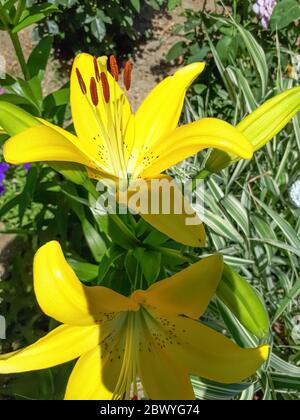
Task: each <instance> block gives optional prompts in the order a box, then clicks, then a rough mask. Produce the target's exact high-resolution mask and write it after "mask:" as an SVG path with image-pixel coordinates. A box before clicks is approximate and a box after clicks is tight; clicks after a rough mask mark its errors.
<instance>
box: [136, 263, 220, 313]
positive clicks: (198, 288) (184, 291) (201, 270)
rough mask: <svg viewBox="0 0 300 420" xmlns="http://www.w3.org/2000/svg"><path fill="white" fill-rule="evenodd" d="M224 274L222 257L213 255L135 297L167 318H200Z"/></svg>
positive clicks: (138, 292)
mask: <svg viewBox="0 0 300 420" xmlns="http://www.w3.org/2000/svg"><path fill="white" fill-rule="evenodd" d="M222 273H223V258H222V256H221V255H213V256H210V257H207V258H204V259H203V260H201V261H199V262H197V263H196V264H193V265H191V266H190V267H188V268H186V269H185V270H183V271H180V272H179V273H177V274H175V275H174V276H172V277H169V278H167V279H165V280H161V281H159V282H157V283H155V284H153V285H152V286H151V287H150V288H149V289H148V290H146V291H137V292H135V294H134V295H133V298H134V299H136V300H137V301H138V302H139V303H141V304H143V305H146V306H149V307H150V308H151V309H153V310H155V311H156V310H157V311H159V312H160V313H162V314H164V316H174V315H180V314H183V315H186V316H189V317H191V318H199V317H200V316H201V315H202V314H203V313H204V311H205V310H206V308H207V306H208V304H209V302H210V301H211V299H212V297H213V296H214V294H215V291H216V289H217V287H218V284H219V282H220V280H221V277H222Z"/></svg>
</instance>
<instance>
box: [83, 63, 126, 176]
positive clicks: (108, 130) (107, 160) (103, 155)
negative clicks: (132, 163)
mask: <svg viewBox="0 0 300 420" xmlns="http://www.w3.org/2000/svg"><path fill="white" fill-rule="evenodd" d="M101 60H102V62H101ZM103 60H104V59H103V58H102V59H101V58H100V59H99V61H98V59H97V58H96V57H95V58H94V76H92V77H91V78H90V81H89V91H88V89H87V86H86V83H85V81H84V79H83V77H82V74H81V72H80V70H79V69H78V68H76V75H77V79H78V83H79V86H80V89H81V92H82V94H83V95H84V97H85V99H86V101H87V102H88V105H89V107H90V108H91V109H92V111H93V114H94V117H95V119H96V121H97V123H98V126H99V133H100V135H101V139H102V144H101V147H100V150H99V156H100V159H101V161H102V162H104V166H105V170H106V171H107V172H110V173H112V174H113V175H114V176H116V177H118V178H121V179H125V180H127V178H128V176H127V164H128V159H129V154H130V150H129V146H128V144H127V143H128V142H127V134H128V129H129V125H130V119H131V116H132V114H131V111H130V110H128V109H125V108H126V107H129V105H128V103H127V101H126V93H125V91H124V90H122V89H121V88H120V87H119V85H117V82H118V80H119V68H118V64H117V61H116V58H115V57H114V56H111V57H110V59H109V63H110V70H111V74H112V77H113V78H114V83H112V84H110V83H109V80H108V77H109V76H108V74H107V68H106V62H105V63H104V64H103ZM131 74H132V64H131V62H130V61H127V62H126V63H125V67H124V86H125V89H126V91H128V90H129V89H130V87H131ZM129 111H130V112H129Z"/></svg>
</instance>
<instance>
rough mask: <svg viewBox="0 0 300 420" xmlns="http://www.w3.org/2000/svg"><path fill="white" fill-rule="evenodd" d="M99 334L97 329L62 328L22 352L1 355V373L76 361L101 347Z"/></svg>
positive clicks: (95, 327)
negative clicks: (93, 349) (82, 355)
mask: <svg viewBox="0 0 300 420" xmlns="http://www.w3.org/2000/svg"><path fill="white" fill-rule="evenodd" d="M99 334H100V333H99V327H98V326H97V325H95V326H89V327H70V326H67V325H62V326H60V327H58V328H56V329H55V330H53V331H51V332H50V333H49V334H47V335H46V336H45V337H43V338H41V339H40V340H38V341H37V342H36V343H34V344H32V345H30V346H28V347H25V348H24V349H22V350H19V351H16V352H14V353H9V354H4V355H1V356H0V373H1V374H8V373H17V372H28V371H31V370H39V369H46V368H49V367H52V366H56V365H59V364H62V363H65V362H68V361H70V360H73V359H76V358H77V357H79V356H80V355H81V354H83V353H86V352H88V351H89V350H90V349H92V348H93V347H95V346H97V345H98V343H99Z"/></svg>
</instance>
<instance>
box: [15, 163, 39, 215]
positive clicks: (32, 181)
mask: <svg viewBox="0 0 300 420" xmlns="http://www.w3.org/2000/svg"><path fill="white" fill-rule="evenodd" d="M37 182H38V170H37V167H36V166H32V167H31V168H30V169H29V171H28V174H27V177H26V184H25V187H24V190H23V192H22V195H21V198H20V202H19V218H20V220H21V222H22V219H23V217H24V214H25V211H26V210H27V209H28V208H29V207H30V205H31V203H32V200H33V194H34V191H35V188H36V185H37Z"/></svg>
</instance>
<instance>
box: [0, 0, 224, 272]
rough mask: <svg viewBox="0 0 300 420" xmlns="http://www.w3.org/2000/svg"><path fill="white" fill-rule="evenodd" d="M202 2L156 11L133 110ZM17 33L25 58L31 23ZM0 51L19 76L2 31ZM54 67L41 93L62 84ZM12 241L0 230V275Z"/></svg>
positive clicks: (210, 5)
mask: <svg viewBox="0 0 300 420" xmlns="http://www.w3.org/2000/svg"><path fill="white" fill-rule="evenodd" d="M204 6H205V8H206V10H211V9H214V8H215V7H216V2H215V1H214V0H183V2H182V7H178V8H177V9H176V10H174V11H172V12H169V13H160V14H158V15H156V16H155V17H154V20H153V37H152V38H151V39H150V40H148V41H147V42H145V43H144V44H143V45H141V46H140V47H139V50H138V52H137V54H136V56H135V58H134V60H133V69H134V70H133V85H132V89H131V91H130V94H129V96H130V100H131V104H132V108H133V110H136V109H137V107H138V105H139V104H140V103H141V101H142V100H143V99H144V97H145V96H146V95H147V93H148V92H149V91H150V90H151V89H152V88H153V87H154V86H155V85H156V84H157V82H158V81H160V80H161V79H162V78H163V77H165V76H166V75H167V74H172V73H173V72H174V71H175V70H176V65H174V64H173V65H167V64H166V62H165V60H164V59H165V55H166V53H167V52H168V51H169V49H170V48H171V46H172V45H173V44H174V43H175V42H177V41H178V40H179V39H180V37H179V36H178V35H174V34H173V28H174V26H175V25H176V24H178V23H180V22H183V21H184V18H183V16H182V15H181V14H182V12H183V9H184V8H185V9H193V10H201V9H202V8H203V7H204ZM19 35H20V42H21V44H22V47H23V51H24V55H25V57H26V58H27V57H28V56H29V54H30V51H31V50H32V48H33V46H34V43H33V41H32V27H29V28H26V29H25V30H23V31H21V32H20V33H19ZM0 55H2V57H4V59H5V62H6V72H7V73H9V74H11V75H14V76H21V70H20V68H19V65H18V62H17V61H16V59H15V56H14V53H13V47H12V44H11V41H10V39H9V36H8V35H7V34H6V33H5V32H0ZM58 67H59V63H57V62H55V60H52V61H51V62H50V63H49V65H48V68H47V71H46V74H45V78H44V83H43V90H44V94H45V95H46V94H48V93H50V92H51V91H53V90H55V89H57V88H58V87H60V86H61V85H62V84H64V80H62V78H61V77H60V76H59V75H58V71H57V69H58ZM1 228H3V226H1ZM14 244H15V237H14V236H11V235H1V234H0V278H1V274H3V270H4V268H3V264H4V263H5V261H6V260H7V258H8V256H9V253H10V252H11V250H10V248H13V247H14ZM10 245H11V246H10ZM1 271H2V273H1Z"/></svg>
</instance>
